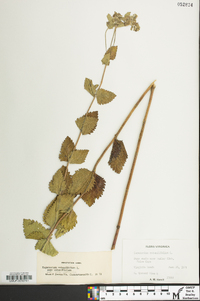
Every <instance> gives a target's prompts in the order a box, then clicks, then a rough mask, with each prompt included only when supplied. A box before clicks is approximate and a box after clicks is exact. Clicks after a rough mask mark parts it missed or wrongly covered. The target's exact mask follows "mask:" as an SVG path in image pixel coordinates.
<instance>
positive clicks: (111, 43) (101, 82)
mask: <svg viewBox="0 0 200 301" xmlns="http://www.w3.org/2000/svg"><path fill="white" fill-rule="evenodd" d="M116 30H117V28H116V27H115V29H114V32H113V35H112V38H111V42H110V47H111V46H112V45H113V44H114V42H115V38H116ZM106 68H107V65H105V66H104V69H103V74H102V76H101V81H100V84H99V87H98V90H99V89H100V88H101V86H102V84H103V80H104V76H105V72H106ZM95 98H96V96H94V97H93V99H92V101H91V103H90V105H89V108H88V110H87V112H86V114H85V118H86V117H87V115H88V113H89V111H90V109H91V107H92V105H93V103H94V100H95ZM81 135H82V132H81V130H80V132H79V135H78V138H77V140H76V143H75V145H74V148H73V151H74V150H75V149H76V147H77V144H78V142H79V140H80V138H81ZM73 151H72V152H73ZM68 167H69V161H68V162H67V165H66V169H65V174H64V179H65V178H66V176H67V172H68Z"/></svg>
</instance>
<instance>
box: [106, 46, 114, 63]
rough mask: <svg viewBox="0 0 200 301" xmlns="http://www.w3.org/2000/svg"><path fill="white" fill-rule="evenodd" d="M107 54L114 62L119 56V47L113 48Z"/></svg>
mask: <svg viewBox="0 0 200 301" xmlns="http://www.w3.org/2000/svg"><path fill="white" fill-rule="evenodd" d="M105 54H110V59H111V60H114V59H115V57H116V54H117V46H111V47H110V48H109V49H108V50H107V51H106V53H105Z"/></svg>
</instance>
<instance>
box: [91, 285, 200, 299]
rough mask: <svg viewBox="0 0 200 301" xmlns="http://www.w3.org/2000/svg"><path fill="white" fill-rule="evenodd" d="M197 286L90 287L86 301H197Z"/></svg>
mask: <svg viewBox="0 0 200 301" xmlns="http://www.w3.org/2000/svg"><path fill="white" fill-rule="evenodd" d="M199 296H200V294H199V285H182V286H181V285H170V286H169V285H163V286H162V285H155V286H143V285H136V286H132V285H130V286H117V285H115V286H90V287H88V300H99V301H103V300H104V301H118V300H119V301H120V300H121V301H126V300H127V301H134V300H199Z"/></svg>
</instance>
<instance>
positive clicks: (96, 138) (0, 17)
mask: <svg viewBox="0 0 200 301" xmlns="http://www.w3.org/2000/svg"><path fill="white" fill-rule="evenodd" d="M191 3H193V7H188V8H186V7H180V6H178V5H177V1H174V0H167V1H166V0H151V1H149V0H132V1H129V0H124V1H112V0H102V1H92V0H87V1H78V0H73V1H72V0H65V1H61V0H57V1H55V0H54V1H49V0H48V1H47V0H46V1H45V0H40V1H25V0H24V1H23V0H22V1H5V0H2V1H1V2H0V41H1V44H0V76H1V80H0V85H1V87H0V98H1V101H0V106H1V108H0V114H1V117H0V123H1V125H0V130H1V134H0V135H1V157H0V163H1V166H0V176H1V178H0V181H1V189H0V191H1V195H0V202H1V217H0V229H1V230H0V231H1V248H0V269H1V271H9V270H10V271H19V270H20V271H25V270H26V271H32V270H34V269H35V268H36V251H35V250H34V244H35V241H33V240H26V239H25V238H24V235H23V231H22V220H23V218H28V219H34V220H37V221H39V222H42V214H43V211H44V209H45V207H46V206H47V204H48V203H49V202H50V201H51V200H52V198H53V197H52V194H51V193H50V192H49V190H48V183H49V181H50V180H51V177H52V175H53V174H54V173H55V171H56V170H57V169H58V168H59V167H60V166H61V164H60V162H59V159H58V154H59V151H60V145H61V143H62V142H63V140H64V139H65V137H66V136H70V137H71V138H72V139H73V140H74V141H75V140H76V139H77V136H78V128H77V127H76V124H75V119H76V118H78V117H80V116H82V115H83V114H84V113H85V112H86V110H87V108H88V106H89V104H90V102H91V97H90V95H89V94H88V93H87V92H86V91H85V90H84V88H83V84H84V79H85V77H88V78H91V79H92V80H93V82H94V83H95V84H96V83H99V81H100V78H101V74H102V71H103V66H102V64H101V59H102V57H103V54H104V51H105V46H104V32H105V30H106V25H105V23H106V15H107V14H108V13H110V14H113V13H114V11H117V12H120V13H121V14H125V13H126V12H128V11H131V12H132V13H137V15H138V22H139V24H140V26H141V30H140V31H139V32H137V33H135V32H132V31H130V30H129V28H121V29H119V30H118V31H117V40H116V45H118V46H119V47H118V53H117V58H116V60H115V61H113V62H111V64H110V66H109V68H107V71H106V75H105V79H104V83H103V86H102V87H103V88H105V89H108V90H110V91H113V92H114V93H115V94H116V95H117V98H116V99H115V100H114V101H113V102H112V103H110V104H108V105H105V106H98V105H97V104H94V106H93V108H92V110H98V111H99V117H100V120H99V123H98V127H97V129H96V131H95V132H94V133H93V134H92V135H88V136H85V137H82V138H81V140H80V143H79V145H78V147H79V148H81V149H82V148H87V149H90V152H89V155H88V157H87V160H86V163H85V164H82V165H81V167H86V168H89V169H90V168H93V165H94V163H95V161H96V159H97V158H98V156H99V155H100V154H101V152H102V151H103V149H104V148H105V146H106V145H107V144H108V142H109V141H110V140H111V138H112V137H113V135H114V133H115V132H116V131H117V130H118V128H119V126H120V125H121V123H122V121H123V120H124V118H125V117H126V115H127V114H128V112H129V111H130V109H131V108H132V106H133V105H134V103H135V102H136V101H137V100H138V98H139V97H140V95H141V94H142V93H143V92H144V90H145V89H146V88H147V87H148V86H149V84H150V83H151V82H152V81H154V80H155V79H156V80H157V82H156V85H157V88H156V90H155V94H154V98H153V102H152V106H151V109H150V114H149V117H148V120H147V125H146V129H145V133H144V137H143V140H142V144H141V149H140V153H139V156H138V160H137V163H136V168H135V172H134V176H133V181H132V184H131V188H130V191H129V195H128V200H127V205H126V208H125V212H124V217H123V223H122V227H121V230H120V234H119V238H118V242H117V247H116V250H115V251H114V252H113V282H120V281H121V271H122V242H123V239H162V240H163V239H189V238H190V239H197V230H198V1H197V0H193V1H192V2H191ZM107 36H108V39H109V38H110V36H111V35H110V32H108V35H107ZM147 101H148V97H147V98H146V100H145V101H144V102H143V103H141V105H140V106H139V107H138V109H137V110H136V111H135V113H134V115H133V116H132V118H131V120H130V121H129V123H128V124H127V126H126V127H125V129H124V130H123V131H122V133H121V134H120V136H119V139H120V140H123V141H124V143H125V146H126V149H127V152H128V154H129V158H128V161H127V162H126V165H125V167H124V169H123V171H122V173H121V174H120V175H118V174H115V173H114V172H113V171H112V170H111V169H110V167H109V166H108V164H107V161H108V159H109V153H107V155H106V156H105V157H104V159H103V160H102V162H101V163H100V165H99V166H98V169H97V173H98V174H99V175H100V176H103V177H104V178H105V179H106V189H105V192H104V195H103V197H102V198H101V199H99V200H98V201H97V202H96V204H95V205H94V206H92V208H89V207H88V206H87V205H86V204H85V203H84V202H82V201H80V202H79V203H78V204H77V205H76V206H75V211H76V213H77V215H78V225H77V227H76V228H75V229H74V230H73V231H71V232H70V233H68V234H67V235H65V236H63V237H62V238H59V239H58V240H53V241H54V243H55V247H56V248H57V249H58V250H59V251H68V252H73V251H76V252H81V251H106V250H109V249H110V247H111V244H112V239H113V236H114V232H115V227H116V223H117V220H118V216H119V210H120V207H121V202H122V198H123V194H124V189H125V186H126V182H127V179H128V175H129V171H130V167H131V164H132V160H133V155H134V150H135V147H136V143H137V138H138V134H139V131H140V127H141V123H142V118H143V116H144V112H145V109H146V105H147ZM70 167H71V169H70V170H71V173H73V172H74V170H75V169H77V168H79V167H80V166H70Z"/></svg>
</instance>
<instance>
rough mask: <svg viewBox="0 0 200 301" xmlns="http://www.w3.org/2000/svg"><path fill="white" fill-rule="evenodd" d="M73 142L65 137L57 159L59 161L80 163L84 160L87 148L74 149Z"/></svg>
mask: <svg viewBox="0 0 200 301" xmlns="http://www.w3.org/2000/svg"><path fill="white" fill-rule="evenodd" d="M74 147H75V145H74V142H73V141H72V140H71V138H69V137H67V138H66V139H65V140H64V142H63V144H62V147H61V151H60V155H59V159H60V160H61V161H67V162H69V163H71V164H81V163H83V162H85V158H86V156H87V154H88V152H89V150H86V149H84V150H77V149H75V150H74Z"/></svg>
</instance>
